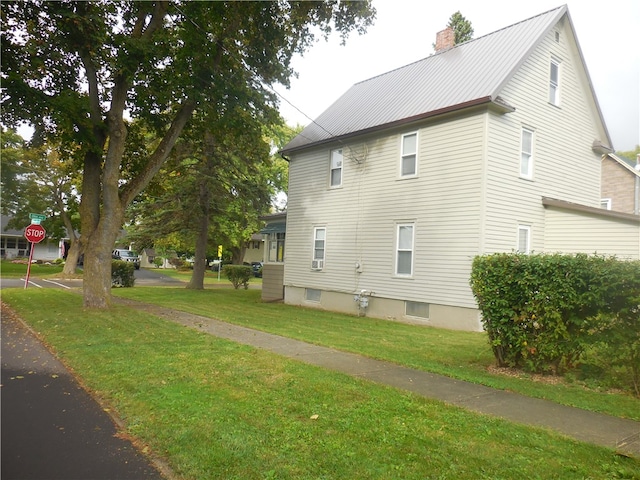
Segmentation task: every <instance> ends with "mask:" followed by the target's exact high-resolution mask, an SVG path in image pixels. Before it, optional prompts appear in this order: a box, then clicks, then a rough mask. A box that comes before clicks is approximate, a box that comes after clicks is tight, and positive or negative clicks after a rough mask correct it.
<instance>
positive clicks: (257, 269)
mask: <svg viewBox="0 0 640 480" xmlns="http://www.w3.org/2000/svg"><path fill="white" fill-rule="evenodd" d="M251 270H252V271H253V276H254V277H258V278H262V262H251Z"/></svg>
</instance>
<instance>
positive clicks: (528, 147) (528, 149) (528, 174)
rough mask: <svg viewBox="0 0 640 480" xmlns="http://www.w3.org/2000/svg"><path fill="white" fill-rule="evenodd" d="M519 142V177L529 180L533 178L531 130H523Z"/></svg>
mask: <svg viewBox="0 0 640 480" xmlns="http://www.w3.org/2000/svg"><path fill="white" fill-rule="evenodd" d="M520 142H521V146H520V176H521V177H522V178H526V179H528V180H531V179H532V178H533V130H531V129H528V128H523V129H522V133H521V141H520Z"/></svg>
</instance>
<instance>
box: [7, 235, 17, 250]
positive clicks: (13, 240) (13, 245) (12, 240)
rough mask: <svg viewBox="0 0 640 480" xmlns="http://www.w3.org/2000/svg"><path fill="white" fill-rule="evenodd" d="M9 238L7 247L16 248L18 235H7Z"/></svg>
mask: <svg viewBox="0 0 640 480" xmlns="http://www.w3.org/2000/svg"><path fill="white" fill-rule="evenodd" d="M6 238H7V240H6V241H7V248H16V246H17V240H16V237H6Z"/></svg>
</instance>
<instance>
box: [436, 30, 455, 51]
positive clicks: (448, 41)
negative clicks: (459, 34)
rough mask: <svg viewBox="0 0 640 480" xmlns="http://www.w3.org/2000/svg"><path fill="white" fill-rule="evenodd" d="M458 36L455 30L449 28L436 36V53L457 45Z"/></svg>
mask: <svg viewBox="0 0 640 480" xmlns="http://www.w3.org/2000/svg"><path fill="white" fill-rule="evenodd" d="M455 41H456V35H455V33H454V32H453V28H451V27H447V28H445V29H444V30H442V31H440V32H438V33H437V35H436V47H435V48H436V53H438V52H442V51H444V50H449V49H450V48H451V47H453V46H454V45H455Z"/></svg>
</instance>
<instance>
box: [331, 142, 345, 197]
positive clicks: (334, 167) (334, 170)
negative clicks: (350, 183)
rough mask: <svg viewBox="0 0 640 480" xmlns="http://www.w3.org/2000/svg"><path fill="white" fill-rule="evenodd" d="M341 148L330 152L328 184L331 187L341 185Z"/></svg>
mask: <svg viewBox="0 0 640 480" xmlns="http://www.w3.org/2000/svg"><path fill="white" fill-rule="evenodd" d="M342 164H343V161H342V149H341V148H340V149H337V150H333V151H332V152H331V173H330V175H329V185H330V186H331V187H333V188H336V187H341V186H342Z"/></svg>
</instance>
